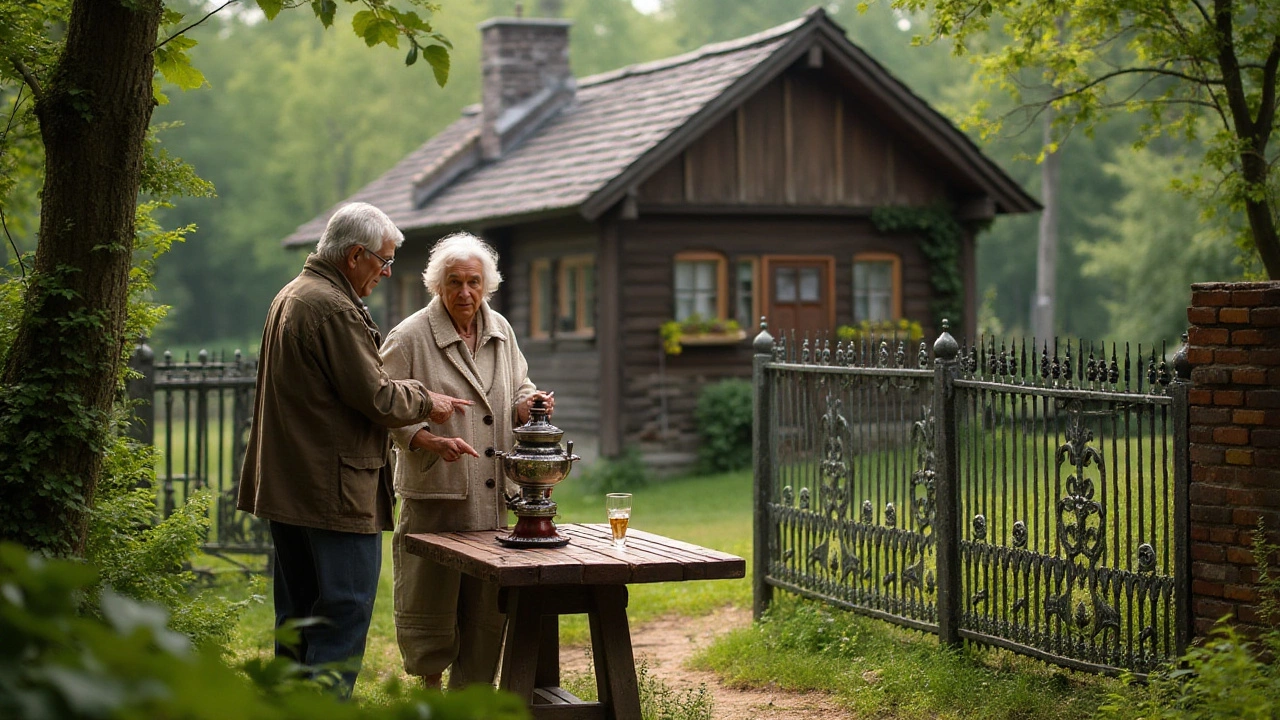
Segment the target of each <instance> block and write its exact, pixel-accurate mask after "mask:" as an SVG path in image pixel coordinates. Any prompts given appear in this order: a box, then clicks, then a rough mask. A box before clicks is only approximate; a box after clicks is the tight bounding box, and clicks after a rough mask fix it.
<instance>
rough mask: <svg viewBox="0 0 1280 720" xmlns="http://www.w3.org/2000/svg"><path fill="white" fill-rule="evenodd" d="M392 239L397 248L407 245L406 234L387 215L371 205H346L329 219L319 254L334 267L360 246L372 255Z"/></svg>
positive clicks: (317, 245)
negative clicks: (404, 243) (402, 244)
mask: <svg viewBox="0 0 1280 720" xmlns="http://www.w3.org/2000/svg"><path fill="white" fill-rule="evenodd" d="M388 238H390V239H392V240H394V241H395V243H396V247H400V244H401V243H403V242H404V233H402V232H400V228H397V227H396V224H395V223H394V222H392V220H391V218H389V217H387V214H386V213H384V212H382V211H381V210H379V209H378V208H376V207H374V206H372V205H370V204H369V203H363V202H355V203H350V204H348V205H343V206H342V207H340V208H338V211H337V212H335V213H334V214H333V217H331V218H329V224H328V225H326V226H325V228H324V234H323V235H321V236H320V242H318V243H316V254H317V255H319V256H320V257H322V258H324V259H325V260H328V261H329V262H332V263H340V262H342V259H343V258H344V257H346V254H347V251H348V250H350V249H351V248H353V247H355V246H357V245H359V246H360V247H362V248H364V249H365V250H368V251H370V252H374V253H379V252H382V243H384V242H386V241H387V239H388Z"/></svg>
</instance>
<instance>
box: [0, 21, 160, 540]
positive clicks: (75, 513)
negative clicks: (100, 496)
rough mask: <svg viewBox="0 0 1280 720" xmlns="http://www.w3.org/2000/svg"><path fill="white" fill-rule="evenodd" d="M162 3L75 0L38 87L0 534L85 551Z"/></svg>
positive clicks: (7, 366) (1, 411)
mask: <svg viewBox="0 0 1280 720" xmlns="http://www.w3.org/2000/svg"><path fill="white" fill-rule="evenodd" d="M161 9H162V3H161V1H160V0H76V2H75V3H74V4H73V5H72V9H71V16H70V20H69V22H68V24H67V35H66V47H65V49H64V51H63V54H62V56H61V57H60V58H59V60H58V63H57V65H56V66H55V67H54V68H53V70H52V73H51V74H50V76H49V78H48V81H47V82H46V83H45V85H44V87H42V88H40V91H39V93H38V95H37V101H36V116H37V118H38V119H39V122H40V133H41V137H42V139H43V141H44V147H45V159H46V171H45V184H44V189H43V193H42V207H41V213H40V237H39V244H38V246H37V248H36V256H35V268H34V272H33V273H32V275H31V279H30V285H29V287H28V288H27V292H26V296H25V298H24V308H23V313H24V314H23V317H22V321H21V325H20V326H19V328H18V332H17V336H16V338H15V340H14V342H13V345H12V346H11V348H10V351H9V354H8V356H7V357H6V358H5V362H4V371H3V376H2V377H0V496H3V497H4V499H5V500H4V503H2V504H0V538H4V539H9V540H17V541H18V542H20V543H22V544H24V545H26V546H27V547H29V548H32V549H39V550H43V551H46V552H50V553H53V554H78V553H80V552H81V551H82V550H83V546H84V537H85V530H86V521H87V516H86V513H87V511H88V509H89V507H90V505H91V503H92V501H93V495H94V490H95V488H96V486H97V482H98V476H99V474H100V472H101V470H102V459H103V450H104V448H105V444H106V441H107V440H108V438H109V433H110V416H111V410H112V405H113V402H114V401H115V398H116V391H117V377H118V375H119V372H120V368H121V363H122V360H123V349H124V343H125V341H126V338H125V337H124V336H123V335H124V326H125V315H126V310H127V305H128V278H129V269H130V266H131V255H132V250H133V238H134V213H135V208H136V205H137V200H138V190H139V186H140V182H141V175H142V168H143V154H144V140H145V137H146V133H147V128H148V126H149V124H150V122H151V111H152V108H153V107H154V98H153V94H152V76H153V59H152V49H153V47H154V46H155V44H156V33H157V31H158V28H159V23H160V16H161Z"/></svg>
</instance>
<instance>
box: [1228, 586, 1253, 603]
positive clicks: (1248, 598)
mask: <svg viewBox="0 0 1280 720" xmlns="http://www.w3.org/2000/svg"><path fill="white" fill-rule="evenodd" d="M1223 595H1224V596H1225V597H1226V598H1227V599H1228V600H1238V601H1240V602H1247V603H1252V602H1257V601H1258V591H1257V589H1255V588H1254V587H1252V586H1250V585H1227V586H1225V587H1223Z"/></svg>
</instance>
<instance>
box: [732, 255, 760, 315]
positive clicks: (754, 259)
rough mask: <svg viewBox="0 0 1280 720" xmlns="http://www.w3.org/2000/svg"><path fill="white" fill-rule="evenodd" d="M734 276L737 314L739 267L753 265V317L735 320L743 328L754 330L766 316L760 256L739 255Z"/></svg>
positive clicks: (734, 298) (734, 299) (734, 302)
mask: <svg viewBox="0 0 1280 720" xmlns="http://www.w3.org/2000/svg"><path fill="white" fill-rule="evenodd" d="M733 262H734V275H733V305H734V308H733V309H734V312H735V313H737V310H738V305H739V304H740V303H739V300H741V298H739V297H738V291H739V288H738V274H737V269H738V266H740V265H742V264H743V263H746V264H749V265H751V316H750V317H746V318H734V319H735V320H737V321H738V324H739V325H741V326H742V327H743V328H754V327H756V325H757V324H758V323H759V322H760V318H761V317H762V316H763V315H764V304H763V303H764V298H762V297H761V296H760V293H761V283H762V280H763V279H762V277H761V275H760V268H761V267H762V263H761V262H760V256H759V255H739V256H737V257H735V258H734V260H733Z"/></svg>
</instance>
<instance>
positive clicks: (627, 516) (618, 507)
mask: <svg viewBox="0 0 1280 720" xmlns="http://www.w3.org/2000/svg"><path fill="white" fill-rule="evenodd" d="M605 510H606V511H607V512H608V515H609V529H610V530H612V531H613V546H614V547H615V548H618V549H619V550H621V549H623V548H625V547H626V546H627V523H628V522H629V521H630V520H631V493H609V494H608V495H606V496H605Z"/></svg>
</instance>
